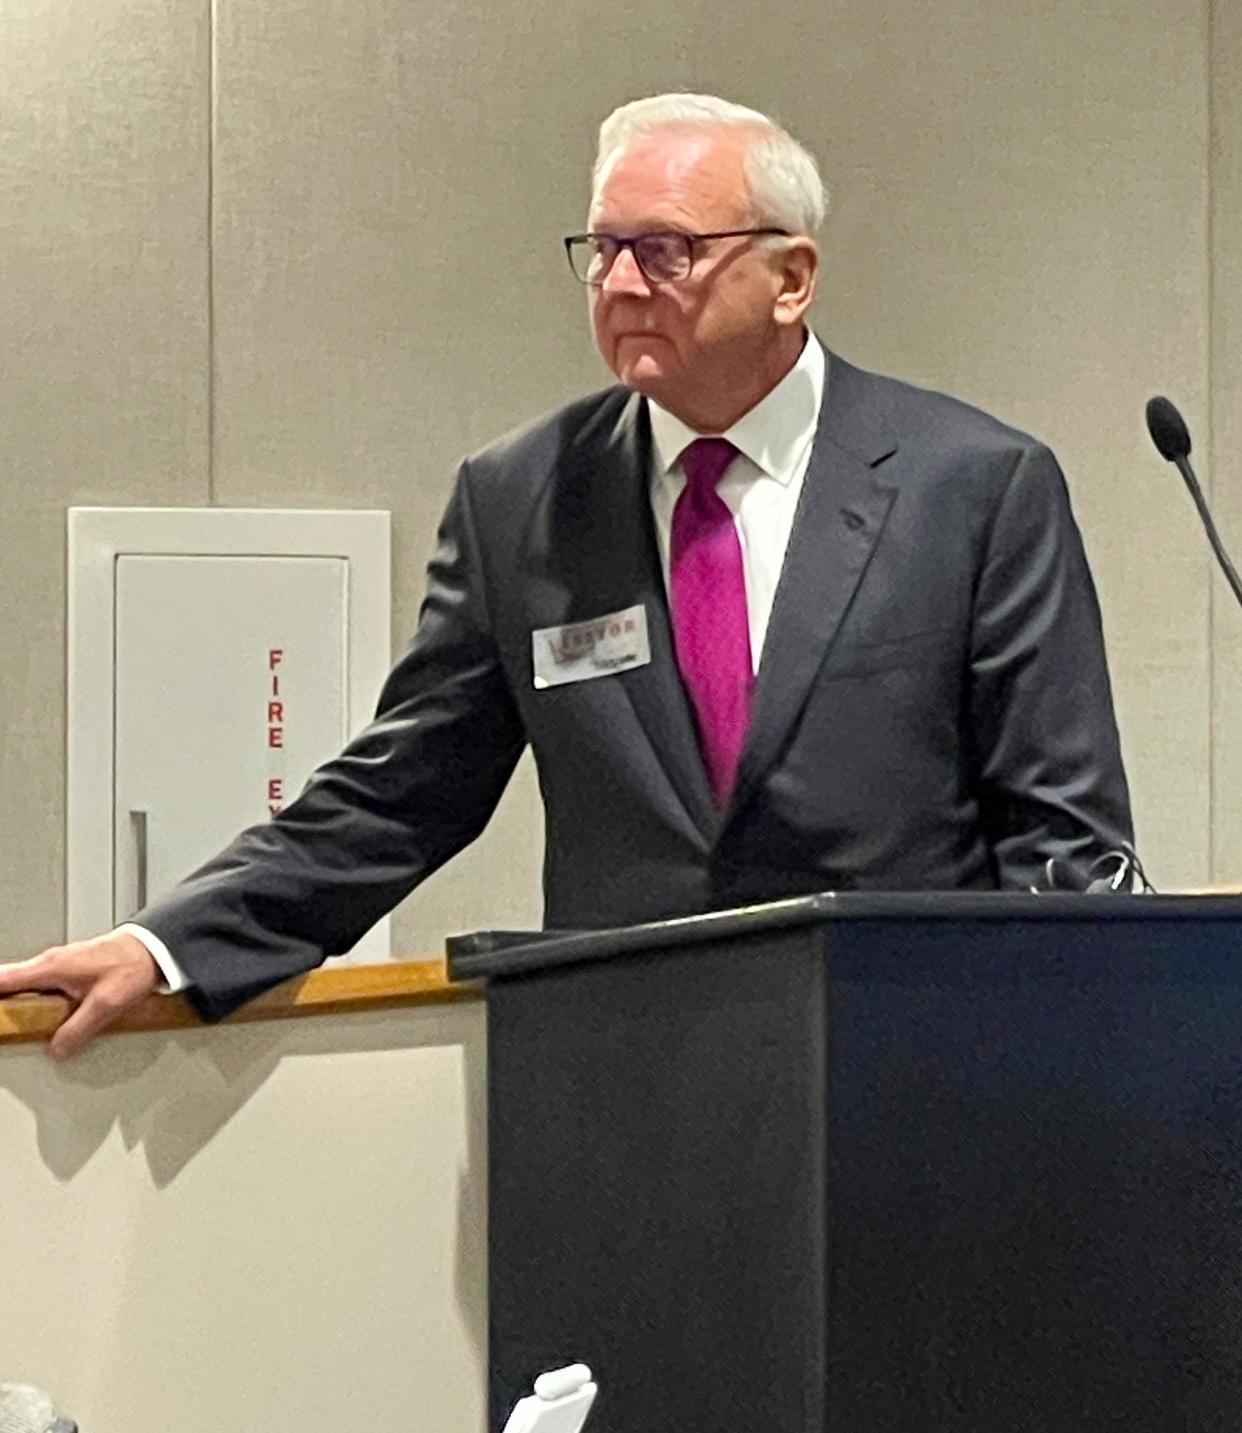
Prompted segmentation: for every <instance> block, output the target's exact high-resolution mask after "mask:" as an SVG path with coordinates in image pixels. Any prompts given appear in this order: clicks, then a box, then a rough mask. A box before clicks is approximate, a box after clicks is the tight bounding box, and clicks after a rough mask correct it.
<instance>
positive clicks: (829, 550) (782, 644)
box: [730, 355, 897, 811]
mask: <svg viewBox="0 0 1242 1433" xmlns="http://www.w3.org/2000/svg"><path fill="white" fill-rule="evenodd" d="M896 448H897V443H896V440H895V439H894V438H893V436H892V434H891V433H890V432H888V431H886V429H885V424H884V422H883V414H882V412H881V411H880V410H879V409H878V406H877V404H876V400H875V397H874V393H873V391H872V387H871V384H870V381H869V378H868V375H867V374H865V373H862V372H861V371H860V370H858V369H856V368H853V367H852V366H851V365H850V364H848V363H845V362H844V360H842V359H839V358H836V357H834V356H831V355H830V357H829V367H828V387H827V391H826V393H825V397H824V404H823V407H822V409H821V414H820V423H819V430H818V432H817V433H816V436H815V442H814V446H813V448H812V451H811V460H810V465H809V466H808V468H807V473H806V478H805V479H804V481H803V486H802V495H801V497H800V498H799V500H798V511H797V516H796V517H795V520H794V524H793V529H792V531H791V533H790V537H789V546H788V548H787V550H786V553H785V561H784V563H783V565H782V567H781V576H780V582H779V583H778V585H777V590H776V599H775V602H774V604H773V608H772V616H771V619H770V620H769V623H768V631H767V635H766V637H765V638H764V644H763V655H762V658H761V659H760V664H759V673H758V677H757V680H756V683H755V691H754V700H753V705H752V712H751V724H750V731H749V733H748V736H747V742H746V749H745V751H744V752H743V754H742V765H741V769H740V771H739V774H738V783H737V788H736V790H735V792H734V797H733V801H732V803H731V805H730V810H731V811H736V810H738V809H739V808H740V806H741V804H742V803H743V802H744V801H745V799H746V797H747V795H748V793H749V792H750V791H751V790H753V789H754V786H755V784H756V782H757V781H758V780H759V779H760V778H761V777H762V776H763V774H764V773H765V772H766V771H767V770H768V768H769V767H770V766H771V765H772V763H773V762H774V761H775V760H776V759H777V757H778V756H779V754H780V752H781V750H782V748H783V746H784V744H785V741H786V739H787V738H788V736H789V733H790V732H791V730H792V728H793V726H794V724H795V722H796V721H797V719H798V717H799V716H800V715H801V712H802V709H803V707H804V706H805V704H806V700H807V697H808V695H809V693H810V690H811V686H812V684H813V682H814V680H815V677H816V674H817V673H818V671H819V669H820V667H821V666H822V664H823V662H824V659H825V657H826V656H827V653H828V649H829V648H830V647H831V645H832V643H833V641H834V639H835V637H836V635H837V631H838V629H839V627H840V625H841V622H842V619H843V618H844V616H845V613H846V610H847V609H848V607H849V605H850V601H851V599H852V598H853V596H854V592H855V590H856V589H857V587H858V584H859V582H860V581H861V580H862V576H863V573H864V572H865V571H866V569H867V564H868V563H869V562H870V560H871V555H872V552H873V551H874V550H875V545H876V542H877V541H878V540H879V537H880V533H881V532H882V530H883V528H884V523H885V520H886V519H887V517H888V511H889V508H890V507H891V506H892V502H893V498H894V496H895V493H896V489H895V488H894V487H893V486H891V485H890V484H887V483H885V482H883V481H882V480H881V477H880V471H879V470H881V468H882V465H883V463H884V460H885V459H886V458H888V457H889V456H891V454H892V453H893V452H895V451H896Z"/></svg>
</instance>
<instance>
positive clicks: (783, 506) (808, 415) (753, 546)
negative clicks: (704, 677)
mask: <svg viewBox="0 0 1242 1433" xmlns="http://www.w3.org/2000/svg"><path fill="white" fill-rule="evenodd" d="M826 371H827V359H826V356H825V354H824V350H823V347H822V346H821V344H820V342H819V340H818V339H817V338H816V337H815V335H814V334H813V333H808V334H807V337H806V342H805V343H804V344H803V345H802V352H801V354H799V356H798V361H797V363H795V364H794V366H793V367H792V368H791V369H790V370H789V372H788V373H787V374H786V375H785V376H784V378H782V379H781V381H780V382H779V383H778V384H777V385H776V387H775V388H773V390H772V391H771V393H769V394H768V395H767V396H766V397H765V398H762V399H760V401H759V402H758V403H756V404H755V406H754V407H753V408H752V409H751V410H750V412H749V413H745V414H743V415H742V417H741V418H739V419H738V420H737V422H736V423H734V425H733V427H732V428H730V429H729V430H728V431H727V432H725V433H719V434H716V433H713V434H710V435H704V434H701V433H696V432H695V431H694V429H693V428H688V427H687V426H686V425H685V424H684V423H683V422H682V421H681V419H680V418H675V417H674V416H673V414H671V413H670V412H668V411H667V409H664V408H661V407H660V405H659V404H658V403H654V402H652V401H651V400H650V399H648V400H647V408H648V411H649V412H650V415H651V440H652V441H651V510H652V513H653V514H654V516H655V528H656V538H657V541H658V542H659V544H660V563H661V566H662V567H663V570H664V582H665V585H666V586H667V584H668V563H669V538H670V533H671V530H672V525H673V506H674V504H675V503H676V502H677V499H678V497H679V496H680V494H681V491H682V489H683V488H684V487H685V486H686V477H685V474H684V473H683V472H682V470H681V455H682V453H683V452H685V450H686V448H688V447H689V445H690V444H691V443H693V442H694V440H695V439H696V438H700V437H704V436H710V437H721V438H727V439H728V440H729V442H730V443H732V444H733V446H734V447H735V448H736V449H737V450H738V456H737V457H736V458H734V460H733V461H732V462H731V463H730V464H729V466H728V467H727V468H726V469H725V473H724V476H723V477H722V478H721V480H720V482H719V484H718V485H717V487H716V491H717V492H718V493H719V494H720V496H721V498H722V499H723V500H724V503H725V506H726V507H727V508H728V509H729V511H730V512H731V513H732V514H733V522H734V525H735V526H736V528H737V535H738V540H739V542H740V543H741V545H742V568H743V571H744V573H745V577H746V611H747V616H748V617H749V621H750V658H751V663H752V665H753V666H754V668H755V670H756V671H758V670H759V657H760V655H761V653H762V652H763V640H764V638H765V637H766V636H767V631H768V619H769V618H770V617H771V615H772V603H773V601H774V600H775V597H776V584H777V582H778V581H779V580H780V575H781V567H782V565H783V564H784V561H785V549H786V548H787V547H788V546H789V534H790V531H791V530H792V528H793V521H794V513H795V512H796V511H797V507H798V498H799V497H800V496H801V493H802V481H803V479H804V478H805V477H806V470H807V467H808V466H809V464H810V461H811V445H812V443H813V442H814V441H815V430H816V428H817V427H818V426H819V410H820V407H821V405H822V404H823V400H824V384H825V377H826Z"/></svg>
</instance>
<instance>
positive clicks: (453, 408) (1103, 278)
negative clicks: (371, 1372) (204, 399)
mask: <svg viewBox="0 0 1242 1433" xmlns="http://www.w3.org/2000/svg"><path fill="white" fill-rule="evenodd" d="M1205 45H1206V36H1205V30H1204V15H1203V10H1202V6H1201V4H1200V3H1199V0H1159V3H1156V4H1149V5H1139V4H1137V3H1134V4H1126V5H1119V6H1110V7H1107V9H1104V10H1101V11H1100V12H1099V13H1095V12H1088V13H1085V14H1084V13H1083V11H1082V8H1081V7H1080V6H1078V5H1076V4H1073V3H1071V0H1053V3H1050V4H1041V5H1039V6H1035V5H1033V4H1021V5H1019V4H1010V5H999V6H998V5H995V4H990V3H988V4H985V3H984V0H955V3H950V4H947V5H942V6H936V7H934V8H923V7H914V6H906V7H888V8H887V9H881V10H878V11H877V9H876V7H874V6H872V5H870V4H869V3H866V0H841V3H838V4H836V5H835V6H833V7H831V8H830V9H828V10H825V9H824V8H823V7H822V6H820V5H817V4H815V3H812V0H798V3H794V4H793V5H792V6H790V7H786V9H785V10H783V11H782V13H781V16H780V20H779V23H775V22H774V20H773V15H772V12H771V9H770V7H768V6H761V5H758V4H750V3H747V4H742V5H737V6H733V7H731V8H730V9H729V11H728V12H727V15H726V16H723V17H722V14H721V12H720V9H719V7H718V6H714V5H708V4H707V3H705V0H699V2H698V3H687V4H684V5H680V6H678V7H675V9H672V10H670V9H669V7H667V6H665V5H656V4H654V3H650V0H645V3H639V4H637V5H634V6H627V7H625V8H624V9H623V10H618V9H616V8H610V7H603V6H598V5H594V4H591V5H579V6H577V7H571V8H569V9H566V7H564V6H563V5H552V4H551V3H534V2H533V0H532V3H525V4H523V5H522V6H519V7H500V8H496V7H488V8H487V9H486V10H485V9H484V8H482V7H481V6H462V5H460V4H453V5H449V4H446V3H434V2H433V3H423V4H419V5H417V6H410V5H406V4H403V3H398V0H363V3H350V4H346V3H344V0H336V3H334V4H331V5H329V6H327V7H318V8H316V9H314V10H311V11H307V10H306V9H305V8H304V7H301V6H296V5H294V4H293V3H292V0H279V3H275V4H270V5H265V6H263V7H249V6H245V7H243V6H240V5H238V4H236V3H231V0H226V3H225V4H224V5H223V6H222V9H221V16H220V33H219V53H220V77H219V95H220V100H219V113H218V126H217V145H216V154H217V170H216V186H215V193H216V203H217V211H216V228H215V234H216V268H215V273H216V293H217V301H218V309H217V315H218V354H219V368H218V372H217V393H218V398H219V407H218V425H217V433H218V450H217V452H218V473H219V489H218V491H219V496H220V498H221V500H222V501H225V502H287V501H295V502H307V503H312V504H313V503H328V502H337V501H340V500H342V499H343V498H348V499H350V500H355V501H357V502H359V503H379V504H383V505H385V506H391V507H392V508H393V509H394V510H395V512H396V513H397V554H396V556H397V574H398V576H397V590H396V611H397V619H396V627H397V641H398V643H400V642H402V641H403V640H404V638H405V635H406V634H407V633H408V631H409V630H410V627H411V626H412V624H413V621H414V618H415V612H416V608H417V601H418V597H419V594H420V592H421V588H422V566H423V561H424V560H425V557H426V555H427V552H428V551H429V548H430V544H431V539H432V533H433V530H434V525H435V522H436V519H437V517H438V515H439V512H440V510H441V508H442V505H443V502H444V498H445V495H446V492H447V487H448V483H449V480H450V477H451V473H452V471H453V469H454V467H455V465H456V462H457V460H458V458H459V457H460V455H461V454H462V452H464V451H466V450H468V449H470V448H471V447H473V446H475V445H477V444H479V443H480V442H482V441H484V440H486V439H487V438H488V437H489V436H491V435H493V434H495V433H497V432H499V431H501V430H503V429H504V428H505V427H507V426H509V425H510V424H512V423H513V422H515V421H518V420H521V419H524V418H525V417H527V416H530V415H532V414H534V413H536V412H539V411H541V410H542V409H544V408H547V407H548V406H550V405H552V404H554V403H556V402H558V401H560V400H561V399H562V398H563V397H565V396H566V395H568V394H571V393H574V392H578V391H582V390H584V389H587V388H590V387H592V386H595V385H597V384H598V383H600V382H602V381H603V380H604V378H605V375H604V373H603V371H602V368H601V367H600V365H599V363H598V361H597V360H596V359H595V358H594V356H593V354H592V353H591V350H590V347H589V344H588V343H587V341H586V339H585V336H584V332H583V322H582V310H583V300H582V295H581V293H580V292H579V291H577V290H576V289H575V288H574V286H573V284H572V281H571V280H570V278H569V276H568V274H567V273H566V271H565V270H564V261H563V257H562V255H561V253H560V250H559V247H558V238H559V235H560V234H561V233H563V232H565V231H566V230H567V229H568V228H570V227H573V226H575V225H576V224H577V223H578V222H579V221H580V218H581V215H582V213H583V209H584V205H585V187H584V171H585V168H586V165H587V163H588V161H589V158H590V153H591V147H592V131H593V127H594V125H595V123H596V122H597V120H598V118H599V117H600V115H601V113H602V112H603V111H605V110H606V109H607V108H608V107H610V106H611V105H612V104H613V103H616V102H619V101H621V100H624V99H626V98H629V97H632V96H634V95H636V94H639V93H644V92H650V91H652V90H655V89H659V88H664V87H671V86H684V87H695V88H709V89H718V90H720V91H723V92H726V93H730V94H734V95H736V96H737V97H739V98H741V99H743V100H746V101H748V102H751V103H754V104H756V105H759V106H760V107H763V108H770V109H772V110H774V111H776V112H777V113H779V114H780V115H782V116H783V117H784V118H785V119H786V120H787V122H788V123H789V124H790V125H791V127H793V128H794V129H795V131H796V132H798V133H800V134H801V135H803V136H804V137H805V138H806V139H807V141H808V142H809V143H810V144H811V145H812V146H813V147H814V148H816V149H817V150H818V151H819V153H820V154H821V156H822V158H823V161H824V168H825V172H826V174H827V176H828V178H829V179H830V181H831V182H832V183H833V187H834V189H835V191H836V198H837V204H836V214H835V217H834V219H833V221H832V222H831V224H830V227H829V232H828V234H827V239H826V260H827V262H826V274H825V286H824V294H823V299H822V301H821V303H820V305H819V311H818V312H819V318H818V323H819V327H820V329H821V332H822V333H823V334H824V336H825V337H826V338H827V339H828V341H829V342H830V343H833V344H836V345H837V346H839V347H840V348H841V350H842V351H843V352H844V353H846V354H847V355H849V356H851V357H853V358H854V359H856V360H857V361H860V362H862V363H864V364H868V365H873V366H877V367H882V368H886V369H889V370H891V371H894V372H897V373H900V374H904V375H906V376H910V377H912V378H915V379H916V380H918V381H922V382H926V383H929V384H933V385H936V386H940V387H946V388H949V389H951V390H954V391H957V392H959V393H961V394H962V395H963V396H965V397H967V398H969V399H972V400H974V401H976V402H979V403H981V404H983V405H984V406H988V407H991V408H993V409H994V410H996V411H997V412H999V413H1000V414H1001V415H1002V416H1004V417H1006V418H1009V419H1010V420H1011V421H1013V422H1015V423H1018V424H1020V425H1022V426H1024V427H1028V428H1030V429H1032V430H1034V431H1036V432H1037V433H1039V434H1040V435H1041V436H1043V437H1045V438H1047V439H1048V440H1049V441H1050V442H1051V443H1053V445H1054V446H1055V447H1056V449H1057V451H1058V452H1059V454H1060V456H1061V458H1062V460H1063V462H1064V464H1065V466H1066V468H1067V470H1068V472H1069V473H1070V476H1071V481H1072V484H1073V490H1074V496H1075V501H1076V505H1077V509H1078V512H1079V515H1080V520H1081V521H1082V524H1083V526H1084V529H1085V531H1086V535H1087V541H1088V546H1089V548H1090V550H1091V553H1092V556H1093V559H1094V562H1095V567H1096V572H1097V576H1098V580H1099V585H1100V588H1101V593H1102V598H1103V601H1104V605H1105V609H1106V621H1107V628H1108V634H1109V638H1110V645H1111V650H1112V655H1113V663H1114V670H1115V680H1116V686H1117V690H1118V698H1119V704H1120V709H1121V717H1122V723H1123V729H1124V737H1125V742H1126V747H1127V752H1128V755H1129V761H1130V767H1131V773H1132V780H1133V784H1134V787H1135V795H1136V804H1137V807H1138V814H1139V819H1140V825H1141V835H1142V837H1143V844H1144V847H1145V849H1146V851H1147V853H1148V856H1149V860H1150V864H1151V866H1152V868H1153V873H1154V874H1155V875H1156V877H1157V878H1158V879H1159V880H1161V881H1163V882H1166V883H1169V884H1173V883H1178V882H1181V881H1183V880H1197V879H1202V878H1203V877H1204V876H1205V875H1206V873H1207V798H1208V777H1207V772H1208V766H1209V752H1208V730H1209V715H1208V689H1207V638H1206V629H1205V626H1204V622H1203V613H1204V605H1205V586H1204V568H1203V563H1202V554H1201V552H1200V551H1199V549H1198V547H1197V544H1196V539H1195V535H1194V534H1193V532H1191V531H1188V530H1185V529H1177V528H1173V527H1171V526H1170V525H1169V524H1168V523H1166V522H1165V520H1164V514H1165V509H1164V508H1163V507H1162V506H1161V504H1162V503H1163V502H1165V501H1167V498H1168V496H1169V494H1168V488H1167V477H1166V475H1165V473H1164V471H1163V466H1162V465H1161V464H1160V463H1159V462H1158V460H1157V459H1155V458H1154V456H1153V455H1152V454H1151V453H1150V452H1149V450H1148V448H1147V446H1146V438H1145V436H1144V434H1143V427H1142V407H1143V402H1144V400H1145V398H1146V396H1147V395H1148V393H1149V392H1150V391H1153V390H1154V389H1157V388H1159V387H1161V386H1166V385H1168V384H1171V383H1172V381H1173V380H1172V378H1171V377H1170V375H1174V376H1176V377H1177V379H1178V380H1179V382H1180V384H1181V391H1182V393H1183V394H1184V395H1185V396H1186V397H1187V400H1188V401H1189V402H1191V403H1192V404H1193V402H1194V401H1195V400H1196V399H1200V400H1201V399H1202V398H1203V396H1204V395H1205V393H1206V348H1205V336H1204V335H1205V330H1204V322H1203V320H1204V314H1205V308H1206V302H1207V270H1206V260H1205V252H1204V251H1205V239H1204V222H1205V196H1206V188H1205V175H1204V169H1203V154H1204V148H1205V143H1206V123H1207V121H1206V90H1205ZM1157 543H1158V544H1159V547H1158V552H1159V569H1158V572H1157V571H1156V570H1154V561H1149V560H1148V559H1149V558H1151V559H1154V557H1155V554H1156V551H1157V546H1156V545H1157ZM538 832H539V819H538V813H537V804H536V801H535V796H534V786H533V782H531V781H530V780H529V777H527V778H526V779H525V780H524V782H523V783H522V784H520V785H519V788H518V789H517V790H516V791H515V792H514V793H511V795H510V799H509V800H508V801H507V802H506V806H505V808H504V809H503V810H502V813H501V817H500V818H499V819H498V821H497V823H496V824H495V825H494V827H493V828H492V831H491V832H490V833H489V835H488V836H487V837H485V838H484V842H483V843H482V845H481V846H480V847H479V848H478V849H476V850H475V851H474V852H472V853H469V854H468V855H467V856H466V857H465V858H463V859H462V860H461V861H460V862H458V863H457V864H456V865H455V867H452V868H450V870H449V871H447V872H446V873H444V874H443V875H442V876H440V877H438V878H436V879H435V880H434V881H433V882H431V883H430V884H429V886H428V887H427V888H426V889H425V891H424V892H423V893H422V894H421V896H420V897H419V898H416V900H415V901H414V902H413V903H412V904H411V905H410V906H409V907H407V909H406V911H405V912H403V914H402V916H401V917H400V919H399V923H398V927H397V932H398V934H397V940H398V946H399V948H403V949H408V950H430V949H435V948H436V947H437V946H438V944H439V940H440V937H441V935H442V933H443V932H444V931H445V930H447V929H457V928H461V927H462V926H468V925H471V924H475V923H491V922H500V921H504V922H506V923H511V922H513V921H515V920H516V921H523V922H528V921H531V920H534V919H536V918H537V913H538V904H537V901H536V899H535V896H534V883H535V872H536V868H537V849H536V848H537V844H538Z"/></svg>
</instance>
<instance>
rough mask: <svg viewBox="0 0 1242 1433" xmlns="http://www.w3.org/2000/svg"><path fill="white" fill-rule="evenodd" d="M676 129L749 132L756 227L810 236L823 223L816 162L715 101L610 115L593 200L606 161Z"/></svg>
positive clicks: (699, 99) (632, 106) (662, 102)
mask: <svg viewBox="0 0 1242 1433" xmlns="http://www.w3.org/2000/svg"><path fill="white" fill-rule="evenodd" d="M679 129H680V130H687V129H688V130H703V131H709V132H710V131H713V130H721V129H739V130H749V131H750V133H751V134H752V135H753V138H752V140H751V143H750V145H749V146H748V147H747V151H746V184H747V187H748V189H749V190H750V202H751V205H752V207H753V209H754V219H755V222H756V223H759V224H771V225H773V226H774V227H776V228H780V229H788V230H789V232H790V233H791V234H814V233H815V232H816V230H817V229H818V228H819V226H820V225H821V224H822V223H823V221H824V214H825V213H826V212H827V209H828V195H827V192H826V191H825V189H824V183H823V180H822V179H821V178H820V177H819V166H818V165H817V164H816V162H815V156H814V155H813V154H811V153H810V151H809V150H807V149H804V148H803V147H802V145H800V144H799V143H798V141H797V140H796V139H794V137H793V136H792V135H791V134H789V133H788V132H787V131H786V130H784V129H782V128H781V126H780V125H779V124H777V122H776V121H775V120H774V119H772V118H770V117H769V116H768V115H766V114H761V113H760V112H759V111H758V110H757V109H747V108H746V106H745V105H740V104H733V103H732V102H731V101H729V100H722V99H718V98H717V97H716V96H715V95H688V94H678V93H674V94H664V95H652V96H650V97H649V98H647V99H640V100H632V101H631V102H630V103H629V104H623V105H622V106H621V107H620V108H619V109H615V110H613V112H612V113H611V114H610V115H609V116H608V118H607V119H606V120H605V121H604V122H603V124H601V125H600V127H599V148H598V150H597V151H596V156H595V168H594V171H593V173H592V197H593V198H594V196H595V195H596V194H598V192H599V186H600V181H601V179H602V178H603V175H604V170H605V167H606V166H607V164H608V161H609V160H610V159H611V158H612V156H613V155H614V154H616V153H617V152H618V151H619V150H623V149H627V148H628V147H629V146H630V145H631V144H633V143H634V141H635V140H639V139H646V138H648V137H649V136H651V135H654V134H659V133H661V132H663V131H666V130H679Z"/></svg>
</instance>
